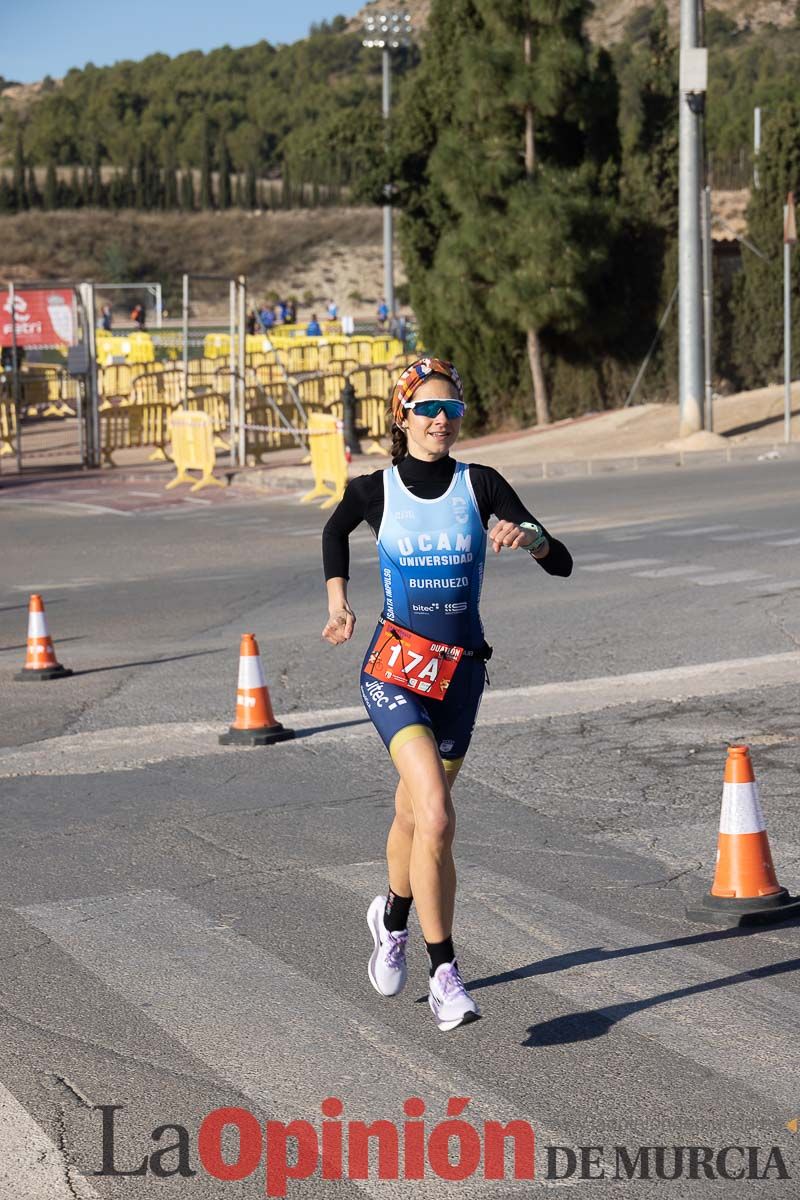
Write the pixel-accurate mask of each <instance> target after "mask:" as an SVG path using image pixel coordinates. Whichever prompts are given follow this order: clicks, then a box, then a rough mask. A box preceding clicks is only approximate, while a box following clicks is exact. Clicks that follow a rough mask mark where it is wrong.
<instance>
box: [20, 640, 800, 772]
mask: <svg viewBox="0 0 800 1200" xmlns="http://www.w3.org/2000/svg"><path fill="white" fill-rule="evenodd" d="M798 683H800V651H797V650H792V651H787V652H786V653H784V654H767V655H763V656H761V657H757V658H738V659H729V660H725V661H722V662H710V663H697V664H692V665H688V666H681V667H666V668H663V669H661V670H657V671H640V672H635V673H633V674H630V675H604V676H600V677H596V678H590V679H573V680H567V681H564V682H558V683H545V684H537V685H534V686H532V687H521V688H505V689H498V688H491V689H490V690H489V691H488V692H487V694H486V696H485V697H484V700H483V704H482V707H481V718H480V719H481V724H482V725H510V724H519V723H521V722H525V721H535V720H543V719H545V718H549V717H561V716H569V715H575V714H579V713H590V712H600V711H602V710H603V709H606V708H615V707H619V706H620V705H626V704H642V703H648V702H650V701H666V702H676V701H679V700H687V699H690V698H698V697H704V696H719V695H726V694H733V693H735V692H741V691H748V690H750V689H752V688H764V687H782V686H784V685H786V684H798ZM12 686H13V685H12ZM278 720H280V721H282V723H283V724H284V725H285V726H287V727H288V728H290V729H295V730H297V731H298V733H300V732H305V731H313V730H317V729H320V727H323V728H322V729H320V732H317V733H314V732H310V733H309V734H308V736H309V737H313V739H314V742H315V744H316V743H319V742H322V741H326V742H327V741H332V742H335V743H340V742H342V741H347V740H350V739H351V738H359V737H364V736H369V737H374V736H375V733H374V730H373V728H372V724H371V722H370V721H369V720H368V718H367V716H366V713H365V711H364V709H363V708H362V707H361V705H358V706H352V707H348V708H322V709H315V710H311V711H307V712H289V713H281V712H278ZM225 725H226V721H225V720H224V719H222V718H221V719H219V720H217V721H213V722H212V721H193V722H175V723H163V722H162V723H161V724H158V725H134V726H131V725H125V726H121V727H119V728H113V727H112V728H109V729H101V730H88V731H86V732H84V733H74V734H67V735H65V736H63V737H56V738H48V739H46V740H44V741H41V742H37V743H35V745H34V746H32V747H31V746H25V747H21V748H13V747H10V748H6V749H2V750H0V778H13V777H17V776H22V775H84V774H96V773H98V772H104V771H131V770H136V769H138V768H140V767H144V766H147V765H148V764H149V763H157V762H165V761H168V760H170V759H176V758H201V757H206V756H208V755H211V754H240V753H242V751H241V750H240V749H239V748H238V747H221V746H219V745H218V743H217V734H219V733H222V732H223V731H224V729H225ZM331 725H333V726H339V728H334V729H328V728H324V727H327V726H331ZM342 726H345V727H344V728H342ZM304 741H305V739H302V738H301V739H299V740H298V741H295V742H284V743H281V744H280V746H276V747H274V748H272V749H270V751H269V753H270V754H275V753H281V752H282V751H284V750H286V749H287V748H292V747H295V748H297V747H299V748H301V749H302V747H303V743H304ZM252 752H253V751H251V753H252ZM254 752H255V753H258V754H263V753H264V751H262V750H260V749H258V750H256V751H254Z"/></svg>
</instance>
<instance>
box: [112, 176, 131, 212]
mask: <svg viewBox="0 0 800 1200" xmlns="http://www.w3.org/2000/svg"><path fill="white" fill-rule="evenodd" d="M108 206H109V208H112V209H114V211H115V212H117V211H119V209H121V208H126V207H127V206H128V188H127V183H126V180H125V176H124V175H123V174H122V173H121V172H120V171H114V174H113V176H112V177H111V183H110V184H109V188H108Z"/></svg>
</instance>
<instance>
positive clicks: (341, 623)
mask: <svg viewBox="0 0 800 1200" xmlns="http://www.w3.org/2000/svg"><path fill="white" fill-rule="evenodd" d="M355 627H356V615H355V613H354V612H353V610H352V608H350V605H349V604H348V605H342V607H341V608H334V609H332V611H331V613H330V615H329V616H328V623H327V624H326V626H325V628H324V629H323V631H322V636H323V637H324V638H325V641H326V642H330V644H331V645H332V646H341V644H342V642H349V641H350V638H351V637H352V636H353V630H354V629H355Z"/></svg>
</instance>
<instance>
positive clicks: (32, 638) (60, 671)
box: [14, 593, 72, 680]
mask: <svg viewBox="0 0 800 1200" xmlns="http://www.w3.org/2000/svg"><path fill="white" fill-rule="evenodd" d="M71 674H72V671H70V670H69V669H68V668H67V667H62V665H61V663H60V662H57V661H56V652H55V650H54V649H53V639H52V638H51V637H50V634H49V633H48V631H47V617H46V616H45V615H44V601H43V600H42V597H41V596H39V595H37V594H36V593H34V594H33V595H32V596H31V601H30V604H29V605H28V653H27V654H26V656H25V666H24V667H23V668H22V670H21V671H17V673H16V675H15V676H14V678H15V679H22V680H25V679H63V678H64V676H65V675H71Z"/></svg>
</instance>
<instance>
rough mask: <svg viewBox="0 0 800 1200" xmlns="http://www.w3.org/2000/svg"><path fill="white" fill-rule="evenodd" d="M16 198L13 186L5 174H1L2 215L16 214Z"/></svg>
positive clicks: (0, 208)
mask: <svg viewBox="0 0 800 1200" xmlns="http://www.w3.org/2000/svg"><path fill="white" fill-rule="evenodd" d="M15 206H16V197H15V195H14V188H13V185H12V184H10V183H9V182H8V180H7V179H6V177H5V174H0V213H11V212H14V209H15Z"/></svg>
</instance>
